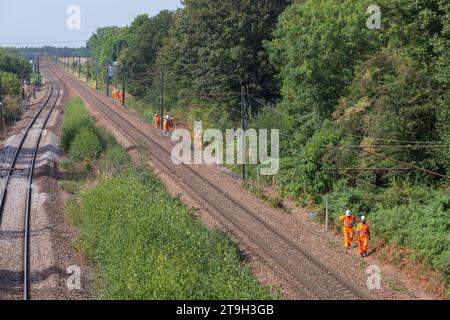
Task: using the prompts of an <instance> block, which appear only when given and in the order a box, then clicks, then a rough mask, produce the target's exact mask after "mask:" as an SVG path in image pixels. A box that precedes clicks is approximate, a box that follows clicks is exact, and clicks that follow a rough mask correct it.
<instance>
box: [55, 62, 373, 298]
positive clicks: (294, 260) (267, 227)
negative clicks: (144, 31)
mask: <svg viewBox="0 0 450 320" xmlns="http://www.w3.org/2000/svg"><path fill="white" fill-rule="evenodd" d="M50 69H51V70H52V72H54V73H55V74H57V76H58V77H59V78H60V79H61V80H62V81H64V82H66V83H67V84H69V85H70V86H71V87H72V88H74V89H75V90H76V91H77V92H78V94H79V95H80V96H81V97H82V98H83V99H84V100H85V101H86V102H87V103H89V104H90V105H91V106H92V107H94V108H95V109H96V110H97V111H98V112H99V113H100V114H102V115H103V116H104V117H105V118H106V119H108V120H109V122H110V123H111V124H113V125H114V127H115V128H116V129H117V130H119V131H120V132H121V133H122V134H123V135H124V136H126V137H127V138H128V139H130V140H131V141H133V142H134V143H136V145H137V146H139V147H140V149H142V150H144V151H145V152H147V153H148V154H150V155H151V156H152V158H154V159H155V160H156V161H157V162H158V163H159V164H160V165H161V166H163V167H164V168H166V169H167V171H168V172H172V173H173V174H175V175H176V176H177V178H178V179H179V180H180V181H181V182H182V183H183V184H184V185H186V186H188V188H189V189H191V192H190V193H191V194H195V197H196V198H199V197H200V198H201V199H202V201H203V202H205V203H207V204H208V205H209V206H210V207H212V208H213V209H214V211H216V215H217V218H219V219H220V220H222V221H223V220H225V221H227V223H228V224H231V225H233V226H234V228H235V229H237V230H239V232H240V233H242V234H243V235H244V236H245V237H246V238H247V239H249V241H251V242H252V243H253V244H254V245H256V246H258V247H259V248H260V249H261V250H262V251H263V252H264V253H265V255H267V257H264V258H263V259H265V260H266V262H267V263H276V264H277V265H278V266H279V267H280V268H282V269H283V272H282V273H281V274H280V273H279V274H280V275H281V276H282V277H283V278H284V279H285V280H288V281H291V282H292V281H294V282H295V283H290V285H291V286H292V287H295V288H297V289H298V290H299V291H301V292H302V293H303V295H305V296H307V297H308V298H313V299H330V300H335V299H344V300H355V299H363V300H367V299H370V297H369V296H368V295H367V294H365V293H364V292H362V291H361V290H359V289H358V288H356V287H355V286H353V285H352V284H351V283H349V282H348V281H346V280H345V279H344V278H343V277H341V276H340V275H339V274H337V273H336V272H334V271H333V270H331V269H330V268H329V267H327V266H325V265H324V264H323V263H321V262H320V261H319V260H317V259H316V258H315V257H314V256H313V255H312V254H310V253H309V252H308V251H306V250H304V249H303V248H302V247H301V246H300V245H299V244H298V243H296V242H295V241H293V240H292V239H290V238H288V237H287V236H286V235H284V233H283V232H282V231H281V230H278V229H277V228H276V227H275V226H273V225H272V224H271V223H270V222H268V221H265V220H264V219H263V218H262V217H261V216H260V215H258V214H257V213H255V212H252V211H251V210H250V209H248V208H247V207H246V206H245V204H243V203H240V202H239V201H237V200H235V199H234V198H233V197H232V196H230V195H228V194H227V192H225V191H224V190H223V189H221V188H220V187H219V186H218V185H217V184H216V183H215V181H211V180H210V179H208V178H206V177H204V176H202V175H201V174H199V173H198V172H197V171H195V170H194V169H193V168H191V167H190V166H187V165H180V166H176V165H174V164H173V163H172V161H171V160H170V159H171V157H170V155H171V154H170V150H168V149H167V148H165V147H163V146H161V144H160V143H159V142H158V141H156V140H155V139H154V137H152V136H150V135H148V134H147V133H145V132H144V131H142V130H141V129H139V128H137V127H136V126H135V125H133V124H132V123H131V122H130V121H129V120H127V119H126V118H125V117H123V116H122V115H121V114H120V113H119V112H117V110H115V109H114V107H110V106H109V105H108V104H107V103H105V102H104V101H103V100H104V98H103V97H102V96H101V95H100V94H99V93H97V92H96V91H95V90H93V89H91V88H89V87H88V86H87V85H85V84H84V83H83V84H82V83H80V82H79V81H77V79H75V78H74V77H73V76H71V75H68V74H67V73H65V72H63V71H61V70H59V69H57V68H56V66H52V67H51V68H50ZM115 108H117V107H115Z"/></svg>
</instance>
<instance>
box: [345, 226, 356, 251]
mask: <svg viewBox="0 0 450 320" xmlns="http://www.w3.org/2000/svg"><path fill="white" fill-rule="evenodd" d="M342 232H343V233H344V244H345V247H346V248H347V249H348V248H350V246H351V245H352V241H353V235H354V232H353V228H351V227H343V228H342Z"/></svg>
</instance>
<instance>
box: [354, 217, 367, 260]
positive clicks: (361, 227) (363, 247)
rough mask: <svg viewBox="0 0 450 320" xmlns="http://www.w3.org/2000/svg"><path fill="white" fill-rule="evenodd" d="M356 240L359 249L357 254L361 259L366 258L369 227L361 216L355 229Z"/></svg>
mask: <svg viewBox="0 0 450 320" xmlns="http://www.w3.org/2000/svg"><path fill="white" fill-rule="evenodd" d="M356 239H357V242H358V247H359V254H360V255H361V257H362V258H364V257H367V248H368V246H369V241H370V227H369V225H368V224H367V221H366V217H365V216H364V215H363V216H361V222H360V223H358V226H357V227H356Z"/></svg>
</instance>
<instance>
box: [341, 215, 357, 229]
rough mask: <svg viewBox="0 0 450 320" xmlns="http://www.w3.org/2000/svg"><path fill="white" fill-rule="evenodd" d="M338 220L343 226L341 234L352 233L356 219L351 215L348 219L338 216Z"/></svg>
mask: <svg viewBox="0 0 450 320" xmlns="http://www.w3.org/2000/svg"><path fill="white" fill-rule="evenodd" d="M339 220H340V221H341V222H342V224H343V230H342V231H343V232H352V231H353V227H354V226H355V223H356V218H355V216H353V215H351V216H350V217H347V216H345V215H344V216H340V217H339Z"/></svg>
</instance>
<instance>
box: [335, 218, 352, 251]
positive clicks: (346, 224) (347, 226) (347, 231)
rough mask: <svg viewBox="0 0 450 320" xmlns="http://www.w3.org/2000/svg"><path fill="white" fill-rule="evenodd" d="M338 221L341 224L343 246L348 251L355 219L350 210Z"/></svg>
mask: <svg viewBox="0 0 450 320" xmlns="http://www.w3.org/2000/svg"><path fill="white" fill-rule="evenodd" d="M339 221H341V222H342V224H343V227H342V232H343V233H344V244H345V248H346V249H347V250H348V249H350V246H351V245H352V241H353V234H354V230H353V228H354V226H355V224H356V217H355V216H354V215H353V214H352V212H351V211H350V210H347V212H346V213H345V215H343V216H340V217H339Z"/></svg>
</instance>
